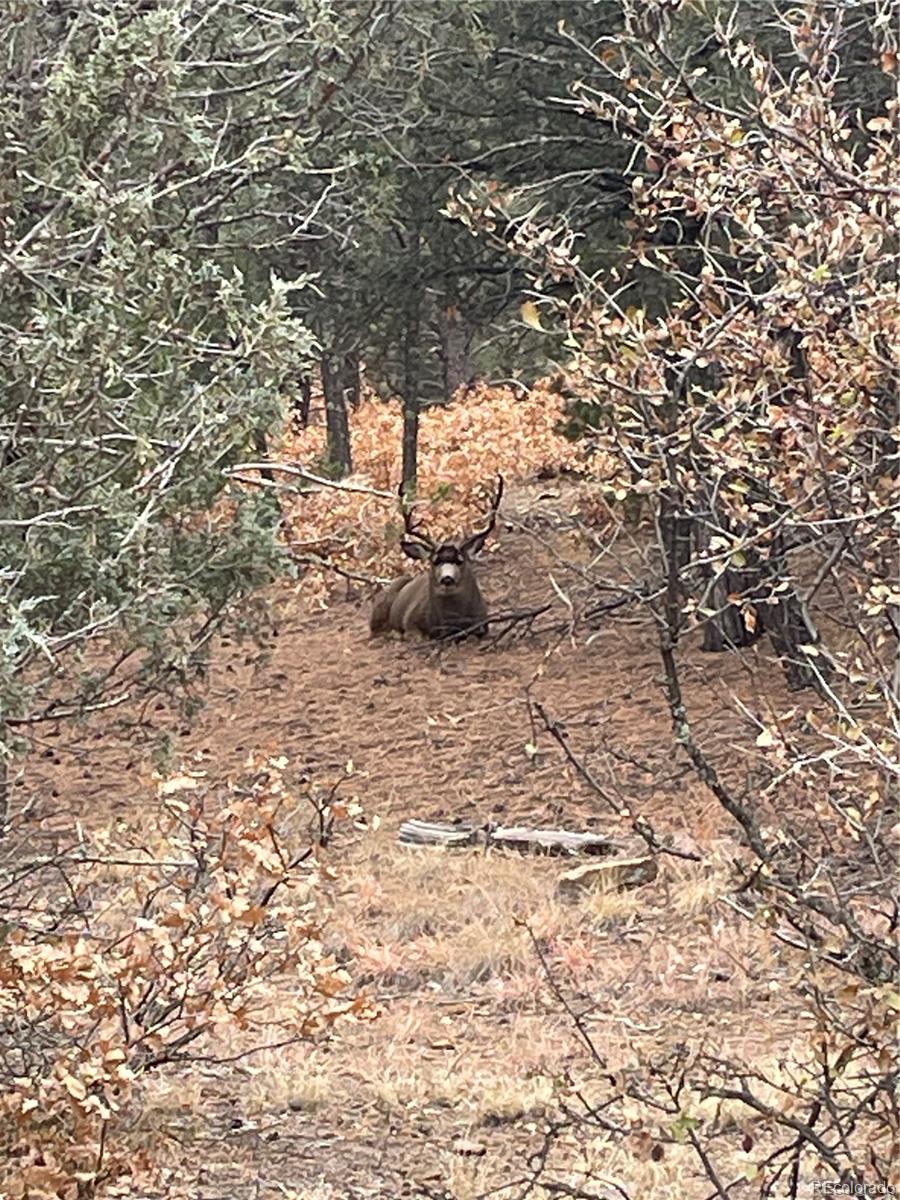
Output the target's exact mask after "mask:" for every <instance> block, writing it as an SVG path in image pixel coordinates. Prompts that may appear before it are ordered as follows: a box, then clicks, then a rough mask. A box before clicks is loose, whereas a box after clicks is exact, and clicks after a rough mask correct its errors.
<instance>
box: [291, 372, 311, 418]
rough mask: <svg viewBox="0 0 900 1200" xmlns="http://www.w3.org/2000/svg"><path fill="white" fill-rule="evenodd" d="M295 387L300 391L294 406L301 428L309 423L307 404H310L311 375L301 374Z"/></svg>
mask: <svg viewBox="0 0 900 1200" xmlns="http://www.w3.org/2000/svg"><path fill="white" fill-rule="evenodd" d="M297 387H298V388H299V391H300V403H299V404H297V405H296V406H295V408H294V411H295V412H296V414H297V419H298V421H299V422H300V427H301V429H306V427H307V426H308V425H309V406H310V404H312V376H311V375H301V376H300V379H299V380H298V383H297Z"/></svg>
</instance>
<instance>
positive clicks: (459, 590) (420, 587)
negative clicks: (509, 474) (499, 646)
mask: <svg viewBox="0 0 900 1200" xmlns="http://www.w3.org/2000/svg"><path fill="white" fill-rule="evenodd" d="M502 496H503V476H502V475H498V476H497V490H496V492H495V493H494V499H493V500H492V501H491V510H490V513H489V516H488V522H487V524H486V525H485V527H484V528H483V529H480V530H479V531H478V532H477V533H473V534H471V535H470V536H469V537H467V538H465V539H464V540H463V541H461V542H441V543H439V544H437V543H435V542H433V541H432V540H431V538H429V537H428V536H427V535H426V534H424V533H423V532H422V530H421V529H420V528H419V527H417V526H416V524H415V521H414V517H413V513H412V510H411V509H410V507H409V505H408V504H407V503H406V501H405V500H404V497H403V485H402V484H401V486H400V505H401V510H402V512H403V528H404V532H405V536H404V537H403V539H402V540H401V542H400V546H401V548H402V550H403V553H404V554H406V555H407V556H408V557H409V558H414V559H418V560H419V561H425V560H427V561H428V562H429V564H430V566H429V570H428V572H427V573H424V574H421V575H401V576H400V578H399V579H395V580H394V582H393V583H392V584H391V585H390V587H388V588H387V590H386V591H384V592H383V593H382V594H381V595H380V596H379V597H378V599H377V600H376V601H375V606H374V608H373V609H372V616H371V618H370V620H369V629H370V630H371V632H372V633H373V634H377V633H385V632H387V631H389V630H395V631H396V632H398V633H401V634H406V633H410V632H415V633H420V634H422V635H423V636H424V637H427V638H444V637H453V636H455V635H460V634H462V635H465V634H468V633H474V634H475V636H476V637H484V635H485V634H486V633H487V624H486V622H487V605H486V604H485V602H484V597H483V596H482V594H481V589H480V588H479V586H478V580H477V579H476V578H475V571H474V569H473V567H472V559H473V558H474V557H475V555H477V554H478V553H479V552H480V551H481V549H482V547H483V546H484V543H485V542H486V541H487V539H488V536H489V535H490V533H491V532H492V530H493V528H494V524H495V523H496V520H497V509H498V508H499V507H500V500H501V498H502Z"/></svg>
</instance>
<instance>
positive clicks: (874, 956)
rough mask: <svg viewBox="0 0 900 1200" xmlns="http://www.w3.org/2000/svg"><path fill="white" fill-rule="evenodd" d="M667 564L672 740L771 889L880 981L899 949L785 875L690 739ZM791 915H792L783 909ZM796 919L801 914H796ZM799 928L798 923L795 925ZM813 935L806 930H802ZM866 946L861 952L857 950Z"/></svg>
mask: <svg viewBox="0 0 900 1200" xmlns="http://www.w3.org/2000/svg"><path fill="white" fill-rule="evenodd" d="M667 559H668V563H669V570H668V580H667V586H666V599H665V614H664V616H663V619H662V621H661V622H660V656H661V658H662V663H663V673H664V675H665V680H666V698H667V701H668V705H669V712H670V713H671V716H672V727H673V730H674V733H675V740H676V742H677V743H678V744H679V745H680V746H682V747H683V749H684V750H685V752H686V754H687V755H688V758H690V760H691V763H692V764H693V767H694V771H695V772H696V774H697V777H698V778H699V779H700V781H701V782H702V783H704V784H706V786H707V787H708V788H709V790H710V791H711V792H712V794H713V795H714V796H715V798H716V799H717V800H718V801H719V803H720V804H721V805H722V807H723V808H724V809H725V811H726V812H727V813H729V815H730V816H731V817H733V818H734V820H735V821H736V822H737V823H738V825H740V827H741V829H742V830H743V831H744V836H745V838H746V839H747V843H748V845H749V846H750V849H751V850H752V851H753V853H754V854H755V855H756V857H757V859H758V860H759V863H760V866H766V867H768V868H769V870H770V871H771V874H770V875H769V877H768V878H767V879H766V880H765V885H766V886H767V887H769V888H772V889H775V890H780V891H782V892H783V893H786V894H787V896H789V897H790V899H791V901H793V903H794V904H796V905H797V906H798V908H799V910H800V913H804V914H808V913H810V912H814V913H816V914H817V915H818V916H820V917H824V919H825V920H826V921H828V922H829V923H830V924H832V925H834V926H836V927H838V928H840V929H842V930H843V931H844V932H845V934H847V936H848V937H849V938H850V939H851V941H852V944H853V947H854V954H853V957H855V958H856V960H857V964H856V965H855V966H854V964H853V962H852V961H851V957H850V956H849V955H848V956H847V957H845V959H844V961H842V962H838V963H836V964H835V965H836V966H839V967H840V968H841V969H843V970H847V971H850V972H852V973H853V974H855V975H857V976H861V977H862V978H865V979H867V980H869V981H870V982H884V981H885V980H887V979H890V978H893V975H894V973H895V972H896V968H897V965H898V963H900V951H898V950H897V949H896V948H895V947H892V946H891V945H890V943H888V942H886V941H878V940H876V939H875V938H873V937H869V936H867V935H866V934H865V932H864V931H863V930H862V929H861V928H860V926H859V924H858V922H857V921H856V920H855V918H854V917H853V915H852V914H851V913H850V912H848V911H847V909H846V908H845V907H843V906H842V905H840V904H834V903H832V902H831V901H829V900H826V899H825V898H824V897H823V896H819V895H815V894H813V893H812V892H809V891H808V890H807V889H805V888H804V886H803V884H802V882H801V881H800V880H799V879H798V878H797V877H796V875H794V874H789V873H788V872H786V871H785V870H783V869H781V868H779V867H778V866H777V865H776V864H775V863H774V861H773V853H772V851H771V850H770V849H769V846H768V845H767V844H766V840H765V838H764V837H763V835H762V832H761V830H760V827H759V824H758V822H757V821H756V818H755V817H754V816H753V814H752V813H751V812H750V810H749V809H748V808H747V807H746V806H745V805H743V804H741V803H740V802H739V801H738V800H736V799H735V798H734V796H732V795H731V793H730V792H729V790H728V788H726V787H725V785H724V784H723V783H722V781H721V779H720V778H719V774H718V772H717V771H716V769H715V767H714V766H713V765H712V763H711V762H710V761H709V759H708V758H707V757H706V755H705V754H704V753H703V751H702V750H701V749H700V747H699V746H698V745H697V743H696V741H695V740H694V735H693V731H692V729H691V723H690V720H689V719H688V715H687V709H686V707H685V704H684V697H683V695H682V691H681V682H680V679H679V674H678V665H677V663H676V661H675V642H676V638H677V632H678V624H679V622H678V616H679V611H680V610H679V603H678V564H677V563H676V562H675V556H674V554H671V553H667ZM785 915H786V917H787V918H788V919H789V920H790V919H791V914H790V913H787V914H785ZM797 920H799V917H798V918H797ZM797 928H798V929H799V928H800V926H799V925H797ZM803 932H805V933H806V935H807V936H811V935H810V933H809V931H808V930H804V931H803ZM862 950H865V956H864V957H863V956H862V955H861V954H860V953H859V952H860V951H862Z"/></svg>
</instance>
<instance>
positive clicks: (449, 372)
mask: <svg viewBox="0 0 900 1200" xmlns="http://www.w3.org/2000/svg"><path fill="white" fill-rule="evenodd" d="M437 325H438V336H439V338H440V346H441V382H442V385H443V386H442V389H441V390H442V391H443V394H444V401H445V403H447V404H449V403H450V401H451V400H452V399H453V397H454V396H455V395H456V393H457V392H458V391H459V389H460V388H461V387H464V386H465V385H466V384H467V383H468V382H469V381H470V379H471V378H472V363H471V360H470V358H469V331H468V328H467V325H466V322H465V320H464V319H463V317H462V315H461V314H460V311H459V305H458V303H457V297H456V289H455V288H452V289H451V288H448V291H447V296H446V304H445V305H444V307H442V308H440V309H439V311H438V322H437Z"/></svg>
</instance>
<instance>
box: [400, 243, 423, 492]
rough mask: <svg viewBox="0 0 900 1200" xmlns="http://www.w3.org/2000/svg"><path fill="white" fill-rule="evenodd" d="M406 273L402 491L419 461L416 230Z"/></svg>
mask: <svg viewBox="0 0 900 1200" xmlns="http://www.w3.org/2000/svg"><path fill="white" fill-rule="evenodd" d="M410 273H411V275H412V279H410V281H409V287H408V291H407V303H406V328H405V330H404V340H403V475H402V482H403V489H404V491H405V492H407V493H409V492H412V491H414V490H415V486H416V476H417V473H418V461H419V383H420V380H419V302H420V296H419V231H418V230H415V231H414V233H413V238H412V245H411V248H410Z"/></svg>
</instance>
